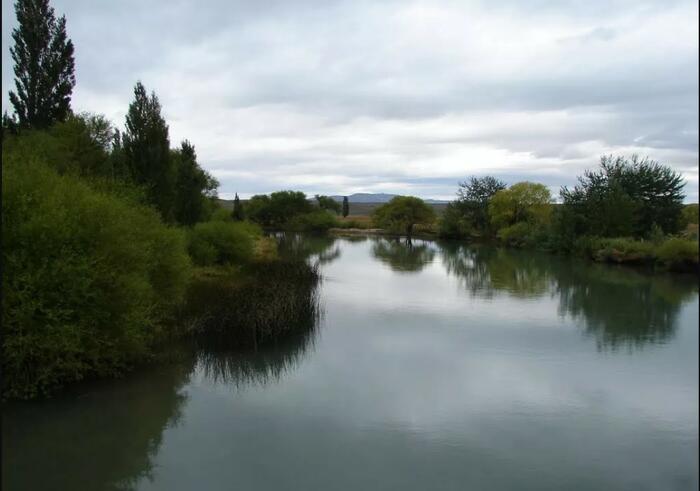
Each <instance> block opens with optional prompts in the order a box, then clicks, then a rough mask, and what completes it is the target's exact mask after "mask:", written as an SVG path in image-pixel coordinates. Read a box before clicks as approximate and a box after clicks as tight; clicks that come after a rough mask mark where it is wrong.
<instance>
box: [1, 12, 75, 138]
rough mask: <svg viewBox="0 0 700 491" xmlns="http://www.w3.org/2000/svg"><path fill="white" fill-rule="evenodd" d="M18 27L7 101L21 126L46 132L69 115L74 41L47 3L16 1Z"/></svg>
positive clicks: (72, 80) (14, 35)
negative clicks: (13, 83) (11, 88)
mask: <svg viewBox="0 0 700 491" xmlns="http://www.w3.org/2000/svg"><path fill="white" fill-rule="evenodd" d="M15 13H16V15H17V24H18V26H17V27H15V28H14V29H13V30H12V40H13V41H14V46H12V47H11V48H10V53H11V55H12V61H13V62H14V72H15V89H16V92H15V91H12V90H11V91H10V94H9V96H10V102H11V103H12V106H13V107H14V109H15V114H16V115H17V119H18V122H19V125H20V127H22V128H34V129H45V128H48V127H49V126H51V125H52V124H53V123H55V122H57V121H64V120H65V119H66V118H67V117H68V115H69V114H70V98H71V94H72V93H73V87H74V86H75V74H74V72H75V60H74V58H73V42H72V41H71V40H70V39H68V35H67V33H66V18H65V17H60V18H58V19H56V15H55V13H54V9H53V8H52V7H51V6H50V5H49V1H48V0H17V1H16V2H15Z"/></svg>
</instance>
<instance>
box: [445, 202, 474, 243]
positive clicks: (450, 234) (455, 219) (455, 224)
mask: <svg viewBox="0 0 700 491" xmlns="http://www.w3.org/2000/svg"><path fill="white" fill-rule="evenodd" d="M473 228H474V227H473V226H472V221H471V219H470V217H469V216H468V215H467V214H466V213H464V211H463V210H462V209H460V206H459V204H458V203H454V202H452V203H449V204H448V205H447V207H446V208H445V211H444V213H443V214H442V216H441V217H440V220H439V223H438V234H439V235H440V237H442V238H444V239H464V238H467V237H470V236H471V234H472V231H473Z"/></svg>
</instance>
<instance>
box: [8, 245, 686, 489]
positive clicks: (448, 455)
mask: <svg viewBox="0 0 700 491" xmlns="http://www.w3.org/2000/svg"><path fill="white" fill-rule="evenodd" d="M304 245H305V246H306V247H307V249H308V253H309V254H310V257H309V260H311V261H317V262H319V263H320V264H321V268H322V273H323V276H324V280H323V283H322V285H321V290H320V302H321V306H322V311H323V313H322V315H321V317H320V319H319V321H318V323H317V324H316V325H315V326H309V330H308V333H306V334H305V335H303V336H300V337H298V338H295V339H291V340H288V341H286V342H284V343H281V344H279V345H278V346H276V347H271V348H270V347H268V348H261V349H260V350H259V352H258V353H257V354H250V353H248V354H243V353H239V354H232V355H227V356H224V355H206V354H205V355H200V356H199V357H198V358H185V359H183V361H180V362H177V363H174V364H172V365H167V366H160V367H158V368H154V369H150V370H147V371H141V372H138V373H134V374H132V375H130V376H128V377H126V378H125V379H123V380H118V381H110V382H103V383H100V384H91V385H89V386H86V387H81V388H80V389H77V390H74V391H71V392H70V393H68V394H63V395H61V396H59V397H57V398H55V399H52V400H50V401H48V402H41V403H31V404H12V405H8V406H6V407H5V408H4V409H3V418H4V421H3V437H2V438H3V439H2V451H3V455H2V458H3V468H2V484H3V489H5V490H7V491H11V490H17V491H20V490H32V489H40V490H43V489H46V490H63V489H65V490H76V491H79V490H91V491H92V490H101V489H136V490H168V491H175V490H212V491H214V490H232V489H236V490H297V489H298V490H414V489H415V490H530V489H531V490H635V491H637V490H645V489H648V490H654V491H656V490H692V489H697V487H698V288H697V281H691V280H689V279H688V278H685V277H682V276H671V275H647V274H644V273H641V272H638V271H635V270H631V269H622V268H615V267H610V266H603V265H597V264H592V263H588V262H583V261H578V260H574V259H568V258H560V257H556V256H550V255H545V254H536V253H532V252H516V251H509V250H499V249H494V248H487V247H468V246H462V245H458V244H454V243H445V244H440V243H434V242H424V241H418V240H414V241H413V243H412V244H410V245H409V244H406V243H405V241H395V240H387V239H367V238H364V239H352V240H350V239H337V240H333V239H318V238H316V239H305V242H304Z"/></svg>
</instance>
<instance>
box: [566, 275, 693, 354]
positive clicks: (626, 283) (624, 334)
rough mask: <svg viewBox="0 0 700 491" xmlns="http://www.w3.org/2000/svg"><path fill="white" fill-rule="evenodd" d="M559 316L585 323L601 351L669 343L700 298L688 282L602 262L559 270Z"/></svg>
mask: <svg viewBox="0 0 700 491" xmlns="http://www.w3.org/2000/svg"><path fill="white" fill-rule="evenodd" d="M558 273H559V274H558V275H557V277H556V291H557V293H558V295H559V312H560V314H562V315H569V316H571V317H572V318H574V319H577V320H578V321H579V322H581V323H582V324H583V326H584V328H585V330H586V332H587V333H588V334H589V335H591V336H593V337H594V338H595V339H596V342H597V344H598V347H599V348H611V349H617V348H620V347H622V346H625V347H628V348H631V347H642V346H643V345H645V344H647V343H663V342H667V341H668V340H669V339H670V338H671V337H672V336H673V335H674V333H675V328H676V324H677V317H678V313H679V310H680V307H681V305H682V304H683V303H685V302H686V301H688V300H690V299H691V298H692V297H693V296H694V295H697V288H696V286H695V285H694V284H693V283H692V282H689V281H685V278H670V277H668V276H658V275H655V276H651V275H648V274H642V273H639V272H637V271H634V270H620V269H617V268H612V267H609V266H603V265H598V264H586V265H583V264H580V263H571V264H568V265H566V267H561V268H559V272H558Z"/></svg>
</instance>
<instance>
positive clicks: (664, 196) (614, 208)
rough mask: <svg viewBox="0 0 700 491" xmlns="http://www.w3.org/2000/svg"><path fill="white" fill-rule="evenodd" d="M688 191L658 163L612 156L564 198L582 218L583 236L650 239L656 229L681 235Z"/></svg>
mask: <svg viewBox="0 0 700 491" xmlns="http://www.w3.org/2000/svg"><path fill="white" fill-rule="evenodd" d="M684 186H685V182H684V181H683V178H682V176H681V175H680V174H679V173H678V172H676V171H674V170H673V169H671V168H670V167H668V166H664V165H662V164H660V163H659V162H657V161H655V160H650V159H649V158H643V159H642V158H639V157H638V156H637V155H632V156H631V157H629V158H627V157H613V156H612V155H609V156H603V157H601V159H600V169H598V170H597V171H586V172H585V173H584V175H583V177H579V184H578V185H576V186H575V187H574V188H573V189H572V190H569V189H568V188H566V187H564V188H563V189H562V190H561V197H562V199H563V202H564V206H571V207H573V209H574V210H575V212H576V213H577V214H579V215H580V218H579V220H578V221H579V222H580V223H581V230H580V233H582V234H592V235H601V236H605V235H607V236H617V235H628V234H627V233H625V232H629V234H631V235H634V236H636V237H646V236H648V235H649V233H650V232H651V230H652V226H653V224H656V225H658V226H659V227H660V228H661V230H662V231H663V232H664V233H667V234H669V233H676V232H677V231H678V230H679V228H680V225H681V223H680V218H681V211H682V209H683V198H684V197H685V196H684V194H683V187H684ZM625 220H627V221H628V222H629V223H628V224H627V225H625V224H624V223H623V222H624V221H625Z"/></svg>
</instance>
